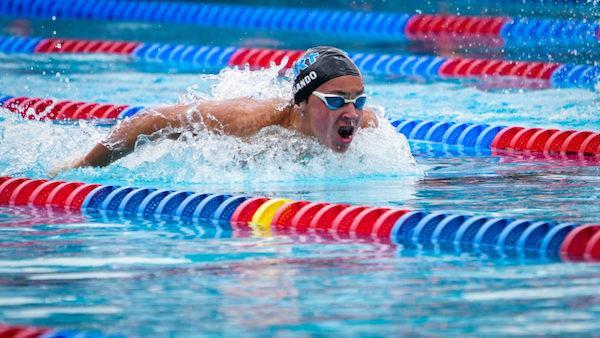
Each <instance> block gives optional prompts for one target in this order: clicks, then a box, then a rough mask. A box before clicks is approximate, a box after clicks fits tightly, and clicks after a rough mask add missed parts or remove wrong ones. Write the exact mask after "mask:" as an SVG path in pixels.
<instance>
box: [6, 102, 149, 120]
mask: <svg viewBox="0 0 600 338" xmlns="http://www.w3.org/2000/svg"><path fill="white" fill-rule="evenodd" d="M2 107H4V108H6V109H8V110H10V111H12V112H14V113H17V114H20V115H21V116H22V117H24V118H28V119H30V120H33V119H35V120H40V121H43V120H65V119H111V120H114V119H118V118H120V116H121V115H122V114H125V113H126V111H127V110H129V109H138V110H139V109H141V107H130V106H127V105H115V104H110V103H94V102H90V103H88V102H80V101H70V100H53V99H42V98H29V97H14V98H11V99H9V100H7V101H6V102H5V103H4V104H3V105H2Z"/></svg>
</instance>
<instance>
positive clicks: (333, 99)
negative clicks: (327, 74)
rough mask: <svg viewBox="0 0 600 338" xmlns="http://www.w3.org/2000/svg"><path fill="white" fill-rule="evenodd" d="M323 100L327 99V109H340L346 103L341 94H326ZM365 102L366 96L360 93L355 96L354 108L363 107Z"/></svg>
mask: <svg viewBox="0 0 600 338" xmlns="http://www.w3.org/2000/svg"><path fill="white" fill-rule="evenodd" d="M325 100H326V101H327V106H328V108H329V109H340V108H342V107H343V106H344V105H345V104H346V99H345V98H343V97H342V96H327V97H325ZM366 103H367V97H366V96H364V95H362V96H359V97H357V98H356V101H355V102H354V107H356V109H363V108H364V107H365V104H366Z"/></svg>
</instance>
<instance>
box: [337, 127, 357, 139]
mask: <svg viewBox="0 0 600 338" xmlns="http://www.w3.org/2000/svg"><path fill="white" fill-rule="evenodd" d="M352 134H354V127H353V126H342V127H340V128H339V129H338V135H340V137H341V138H342V139H343V140H350V139H352Z"/></svg>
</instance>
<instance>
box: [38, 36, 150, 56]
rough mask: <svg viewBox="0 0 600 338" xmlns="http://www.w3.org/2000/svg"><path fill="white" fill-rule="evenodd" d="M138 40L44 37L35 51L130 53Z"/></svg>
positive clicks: (136, 45) (137, 44)
mask: <svg viewBox="0 0 600 338" xmlns="http://www.w3.org/2000/svg"><path fill="white" fill-rule="evenodd" d="M139 45H140V43H138V42H127V41H99V40H73V39H44V40H42V41H40V43H39V44H38V45H37V46H36V47H35V49H34V52H35V53H61V54H66V53H103V54H119V55H130V54H131V53H133V51H134V50H135V49H136V48H137V47H139Z"/></svg>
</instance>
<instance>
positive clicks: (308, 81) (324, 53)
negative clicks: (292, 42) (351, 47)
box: [292, 46, 361, 104]
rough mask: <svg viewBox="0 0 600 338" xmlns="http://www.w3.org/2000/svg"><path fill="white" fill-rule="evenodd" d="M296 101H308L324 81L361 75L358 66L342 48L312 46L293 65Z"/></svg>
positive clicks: (293, 90) (297, 102)
mask: <svg viewBox="0 0 600 338" xmlns="http://www.w3.org/2000/svg"><path fill="white" fill-rule="evenodd" d="M292 69H293V71H294V87H293V89H292V92H293V93H294V102H295V103H296V104H299V103H300V102H302V101H306V100H307V99H308V97H309V96H310V94H312V92H313V91H315V90H316V89H317V88H318V87H319V86H320V85H322V84H323V83H325V82H327V81H329V80H331V79H335V78H336V77H340V76H344V75H354V76H361V75H360V71H359V70H358V67H356V65H355V64H354V62H353V61H352V60H351V59H350V58H349V57H348V55H347V54H346V53H345V52H344V51H342V50H341V49H337V48H335V47H329V46H319V47H313V48H310V49H308V50H307V51H306V53H304V55H302V56H301V57H300V58H299V59H298V60H296V62H294V65H293V66H292Z"/></svg>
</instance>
